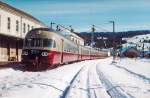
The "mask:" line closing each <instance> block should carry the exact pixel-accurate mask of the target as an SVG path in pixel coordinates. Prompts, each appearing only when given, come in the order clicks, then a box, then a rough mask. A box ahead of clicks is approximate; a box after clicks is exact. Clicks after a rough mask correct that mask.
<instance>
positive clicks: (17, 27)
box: [16, 20, 19, 32]
mask: <svg viewBox="0 0 150 98" xmlns="http://www.w3.org/2000/svg"><path fill="white" fill-rule="evenodd" d="M16 31H17V32H18V31H19V21H18V20H16Z"/></svg>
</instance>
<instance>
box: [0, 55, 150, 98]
mask: <svg viewBox="0 0 150 98" xmlns="http://www.w3.org/2000/svg"><path fill="white" fill-rule="evenodd" d="M111 62H112V58H111V57H110V58H106V59H100V60H88V61H82V62H78V63H74V64H68V65H65V66H61V67H58V68H56V69H52V70H47V71H42V72H28V71H24V72H23V71H19V70H14V69H11V68H7V69H1V70H0V98H150V61H149V60H145V59H128V58H124V59H117V60H116V63H113V64H112V63H111Z"/></svg>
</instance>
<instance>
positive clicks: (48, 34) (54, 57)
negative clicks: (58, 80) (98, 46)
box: [22, 28, 108, 68]
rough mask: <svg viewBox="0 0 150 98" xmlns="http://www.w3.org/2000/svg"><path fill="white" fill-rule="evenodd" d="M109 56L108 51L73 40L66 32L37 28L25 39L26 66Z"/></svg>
mask: <svg viewBox="0 0 150 98" xmlns="http://www.w3.org/2000/svg"><path fill="white" fill-rule="evenodd" d="M107 56H108V52H107V51H98V50H95V49H94V48H91V47H86V46H83V45H79V44H77V43H75V42H73V41H72V40H70V39H69V37H67V36H66V35H65V32H62V31H57V30H52V29H49V28H37V29H33V30H31V31H29V32H28V33H27V35H26V37H25V39H24V46H23V50H22V63H23V64H25V65H26V66H34V67H36V68H41V67H45V68H46V67H52V66H55V65H59V64H64V63H69V62H75V61H81V60H89V59H98V58H104V57H107Z"/></svg>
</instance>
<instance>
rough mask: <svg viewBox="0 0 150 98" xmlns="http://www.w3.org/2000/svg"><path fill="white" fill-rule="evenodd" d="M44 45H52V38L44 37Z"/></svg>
mask: <svg viewBox="0 0 150 98" xmlns="http://www.w3.org/2000/svg"><path fill="white" fill-rule="evenodd" d="M43 47H52V39H43Z"/></svg>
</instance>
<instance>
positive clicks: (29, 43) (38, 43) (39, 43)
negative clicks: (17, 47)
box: [24, 38, 55, 47]
mask: <svg viewBox="0 0 150 98" xmlns="http://www.w3.org/2000/svg"><path fill="white" fill-rule="evenodd" d="M54 44H55V41H54V40H52V39H41V38H29V39H25V41H24V47H53V46H54Z"/></svg>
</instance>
